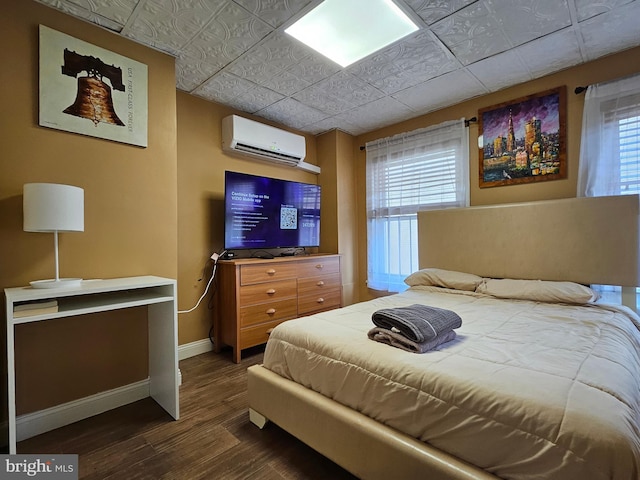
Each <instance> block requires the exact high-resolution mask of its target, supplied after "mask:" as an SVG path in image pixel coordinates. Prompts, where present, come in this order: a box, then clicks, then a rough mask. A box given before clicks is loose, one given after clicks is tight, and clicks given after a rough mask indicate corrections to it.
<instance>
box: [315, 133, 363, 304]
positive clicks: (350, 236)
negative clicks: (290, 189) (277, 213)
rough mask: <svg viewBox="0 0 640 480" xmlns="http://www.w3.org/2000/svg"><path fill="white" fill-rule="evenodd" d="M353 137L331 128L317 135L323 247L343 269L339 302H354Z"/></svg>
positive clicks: (355, 260)
mask: <svg viewBox="0 0 640 480" xmlns="http://www.w3.org/2000/svg"><path fill="white" fill-rule="evenodd" d="M353 142H354V138H353V137H352V136H351V135H348V134H346V133H344V132H341V131H337V130H333V131H331V132H327V133H325V134H323V135H320V136H319V137H318V141H317V150H318V158H319V165H320V166H321V167H322V174H321V175H320V184H321V185H322V221H321V225H322V226H321V235H322V240H321V243H322V246H323V248H326V250H325V251H328V252H338V253H340V254H341V255H342V258H341V259H340V262H341V270H342V302H343V305H350V304H352V303H354V302H356V301H357V292H356V291H355V286H356V285H357V273H358V270H357V255H356V252H357V238H358V237H357V230H356V229H355V215H356V211H357V210H356V202H357V199H356V188H355V186H356V185H355V163H354V161H353V153H352V152H353Z"/></svg>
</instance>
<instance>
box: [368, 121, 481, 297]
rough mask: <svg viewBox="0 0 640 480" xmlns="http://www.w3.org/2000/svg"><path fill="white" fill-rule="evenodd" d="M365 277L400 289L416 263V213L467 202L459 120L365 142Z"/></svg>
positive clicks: (464, 136) (464, 142)
mask: <svg viewBox="0 0 640 480" xmlns="http://www.w3.org/2000/svg"><path fill="white" fill-rule="evenodd" d="M366 149H367V239H368V240H367V257H368V272H367V283H368V286H369V288H373V289H375V290H383V291H389V292H400V291H402V290H404V289H406V288H407V286H406V285H405V284H404V279H405V278H406V277H407V276H408V275H409V274H411V273H412V272H414V271H416V270H417V269H418V216H417V212H418V211H420V210H425V209H436V208H446V207H462V206H467V205H468V204H469V200H468V198H469V195H468V190H469V188H468V185H469V174H468V171H469V158H468V155H469V154H468V152H469V146H468V133H467V128H466V127H465V124H464V120H459V121H451V122H445V123H443V124H440V125H437V126H434V127H428V128H424V129H420V130H416V131H413V132H410V133H404V134H399V135H395V136H393V137H389V138H384V139H381V140H376V141H373V142H369V143H367V145H366Z"/></svg>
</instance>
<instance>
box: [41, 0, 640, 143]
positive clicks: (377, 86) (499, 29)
mask: <svg viewBox="0 0 640 480" xmlns="http://www.w3.org/2000/svg"><path fill="white" fill-rule="evenodd" d="M38 1H39V2H40V3H43V4H46V5H49V6H51V7H53V8H55V9H58V10H61V11H63V12H66V13H68V14H71V15H73V16H76V17H79V18H82V19H84V20H86V21H89V22H92V23H95V24H97V25H100V26H102V27H104V28H107V29H109V30H112V31H114V32H116V33H118V34H120V35H122V36H125V37H128V38H130V39H132V40H134V41H136V42H139V43H142V44H145V45H148V46H150V47H152V48H154V49H157V50H161V51H163V52H166V53H169V54H171V55H173V56H175V58H176V85H177V88H178V89H179V90H182V91H185V92H188V93H191V94H193V95H196V96H198V97H202V98H205V99H207V100H212V101H215V102H218V103H221V104H224V105H228V106H231V107H233V108H237V109H239V110H241V111H244V112H248V113H251V114H255V115H258V116H260V117H263V118H266V119H269V120H272V121H274V122H278V123H280V124H283V125H287V126H289V127H292V128H294V129H297V130H300V131H303V132H309V133H313V134H318V133H322V132H324V131H327V130H331V129H334V128H338V129H340V130H343V131H345V132H348V133H351V134H353V135H358V134H361V133H364V132H368V131H371V130H374V129H377V128H380V127H383V126H386V125H390V124H393V123H397V122H399V121H402V120H406V119H408V118H412V117H416V116H418V115H422V114H424V113H427V112H431V111H434V110H438V109H440V108H443V107H446V106H449V105H452V104H455V103H459V102H462V101H464V100H467V99H469V98H472V97H476V96H480V95H485V94H488V93H491V92H495V91H497V90H501V89H503V88H506V87H509V86H512V85H515V84H518V83H522V82H526V81H530V80H533V79H536V78H539V77H542V76H544V75H548V74H550V73H553V72H556V71H559V70H562V69H565V68H568V67H571V66H575V65H579V64H581V63H584V62H588V61H591V60H594V59H596V58H598V57H601V56H604V55H608V54H611V53H614V52H618V51H621V50H625V49H628V48H631V47H635V46H638V45H640V26H639V25H640V0H599V1H594V0H476V1H472V0H394V1H395V2H396V3H397V4H398V5H399V6H400V7H401V8H402V9H403V10H404V11H405V12H407V13H408V14H409V15H410V16H411V18H412V19H413V20H414V21H415V22H416V23H418V25H419V26H420V30H418V31H417V32H415V33H414V34H412V35H410V36H408V37H405V38H404V39H402V40H400V41H399V42H396V43H395V44H393V45H391V46H389V47H387V48H385V49H383V50H381V51H379V52H377V53H375V54H373V55H372V56H370V57H367V58H365V59H363V60H361V61H359V62H357V63H355V64H353V65H351V66H349V67H347V68H344V69H343V68H341V67H339V66H338V65H336V64H335V63H332V62H331V61H329V60H327V59H325V58H324V57H322V56H321V55H320V54H317V53H315V52H314V51H312V50H310V49H309V48H307V47H305V46H304V45H302V44H301V43H299V42H297V41H296V40H295V39H293V38H291V37H289V36H288V35H287V34H285V33H284V28H286V27H287V26H289V25H290V24H291V23H293V22H294V21H295V20H297V19H298V18H300V17H301V16H302V15H303V14H304V13H306V12H308V11H309V10H310V9H312V8H313V7H315V6H316V5H318V4H319V3H320V0H313V1H310V0H38ZM345 1H348V0H345ZM357 22H358V19H354V28H358V27H357V25H358V24H357Z"/></svg>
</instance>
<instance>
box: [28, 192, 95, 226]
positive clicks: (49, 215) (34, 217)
mask: <svg viewBox="0 0 640 480" xmlns="http://www.w3.org/2000/svg"><path fill="white" fill-rule="evenodd" d="M23 193H24V197H23V205H22V209H23V214H24V224H23V228H24V231H25V232H83V231H84V190H83V189H82V188H80V187H74V186H72V185H60V184H56V183H26V184H25V185H24V192H23Z"/></svg>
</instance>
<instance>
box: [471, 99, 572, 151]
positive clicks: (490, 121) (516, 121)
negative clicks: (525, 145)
mask: <svg viewBox="0 0 640 480" xmlns="http://www.w3.org/2000/svg"><path fill="white" fill-rule="evenodd" d="M509 110H511V114H512V116H513V129H514V131H515V135H516V138H522V137H523V136H524V124H525V123H526V122H528V121H529V120H531V118H532V117H536V118H537V119H538V120H541V121H542V126H541V129H542V132H543V133H553V132H557V131H558V129H559V127H560V121H559V118H558V117H559V111H560V96H559V94H557V93H554V94H551V95H546V96H543V97H536V98H532V99H530V100H526V101H524V102H519V103H515V104H511V105H507V106H505V107H502V108H498V109H495V110H490V111H487V112H483V114H482V135H483V137H484V143H485V144H486V143H487V142H493V140H494V139H495V138H496V137H503V136H504V137H506V136H507V132H508V129H509Z"/></svg>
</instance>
